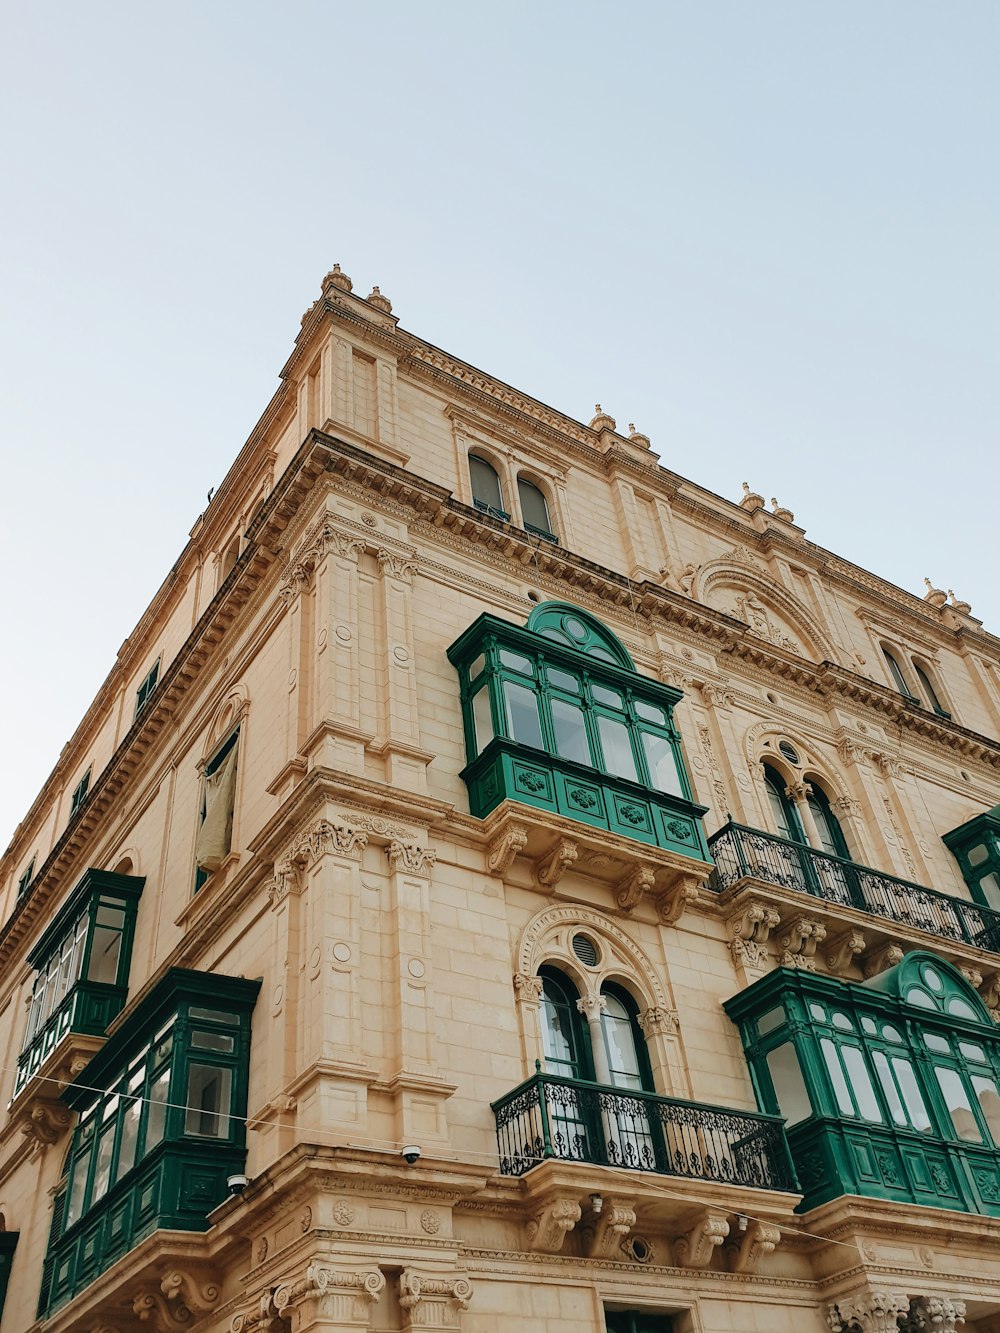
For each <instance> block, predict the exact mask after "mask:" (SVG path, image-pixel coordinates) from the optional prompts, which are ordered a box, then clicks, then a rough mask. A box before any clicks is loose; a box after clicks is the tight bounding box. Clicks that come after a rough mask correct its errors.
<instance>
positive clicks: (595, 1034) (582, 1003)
mask: <svg viewBox="0 0 1000 1333" xmlns="http://www.w3.org/2000/svg"><path fill="white" fill-rule="evenodd" d="M607 1006H608V1002H607V1000H606V999H605V998H604V996H603V995H599V994H598V993H597V991H589V992H588V993H587V994H586V995H583V996H581V997H580V999H579V1000H577V1002H576V1007H577V1009H579V1011H580V1013H581V1014H583V1016H584V1018H586V1020H587V1027H588V1028H589V1029H590V1049H591V1051H592V1053H593V1056H594V1081H595V1082H596V1083H603V1084H605V1085H608V1084H610V1082H611V1069H610V1066H609V1065H608V1053H607V1051H606V1050H605V1049H604V1033H603V1032H602V1030H601V1014H603V1013H604V1010H605V1009H606V1008H607Z"/></svg>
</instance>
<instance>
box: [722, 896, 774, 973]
mask: <svg viewBox="0 0 1000 1333" xmlns="http://www.w3.org/2000/svg"><path fill="white" fill-rule="evenodd" d="M780 921H781V917H780V916H779V915H778V913H777V911H776V910H775V909H774V908H773V907H771V906H770V905H769V904H768V903H765V902H761V900H760V899H759V898H749V899H746V900H744V901H743V902H742V903H741V904H740V906H739V909H738V910H737V911H736V912H735V913H734V915H733V916H731V917H730V918H729V931H730V934H731V936H732V939H731V940H730V943H729V948H730V952H731V953H732V955H733V957H734V959H736V961H737V962H742V963H743V964H744V965H745V966H747V967H754V968H760V967H764V966H765V965H766V964H767V961H768V953H767V941H768V939H769V937H770V934H771V931H772V930H774V928H775V926H777V925H778V924H779V922H780Z"/></svg>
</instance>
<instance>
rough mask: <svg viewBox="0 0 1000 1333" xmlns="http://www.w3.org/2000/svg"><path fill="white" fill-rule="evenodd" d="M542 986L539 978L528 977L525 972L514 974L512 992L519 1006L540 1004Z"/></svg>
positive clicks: (542, 983)
mask: <svg viewBox="0 0 1000 1333" xmlns="http://www.w3.org/2000/svg"><path fill="white" fill-rule="evenodd" d="M543 985H544V982H543V981H542V978H541V977H532V976H529V975H528V973H527V972H515V973H514V991H515V993H516V994H517V998H518V1001H519V1002H520V1003H521V1004H540V1003H541V999H542V986H543Z"/></svg>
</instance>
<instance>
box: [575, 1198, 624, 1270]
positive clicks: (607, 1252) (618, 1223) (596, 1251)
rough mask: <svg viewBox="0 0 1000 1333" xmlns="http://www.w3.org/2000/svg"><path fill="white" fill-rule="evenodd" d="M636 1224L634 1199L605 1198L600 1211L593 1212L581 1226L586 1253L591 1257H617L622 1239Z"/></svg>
mask: <svg viewBox="0 0 1000 1333" xmlns="http://www.w3.org/2000/svg"><path fill="white" fill-rule="evenodd" d="M634 1226H635V1204H634V1202H633V1201H632V1200H625V1199H609V1198H605V1200H604V1204H603V1206H602V1208H601V1211H600V1212H599V1213H592V1214H591V1215H590V1216H589V1217H588V1219H587V1221H586V1222H585V1223H584V1225H583V1226H582V1227H581V1228H580V1232H581V1235H582V1237H583V1249H584V1253H585V1254H586V1255H587V1257H588V1258H589V1259H611V1258H613V1257H615V1256H616V1255H617V1253H618V1250H619V1248H620V1246H621V1243H622V1241H623V1240H624V1239H625V1237H626V1236H627V1235H628V1233H629V1232H630V1231H631V1230H632V1228H633V1227H634Z"/></svg>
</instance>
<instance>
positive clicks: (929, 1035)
mask: <svg viewBox="0 0 1000 1333" xmlns="http://www.w3.org/2000/svg"><path fill="white" fill-rule="evenodd" d="M924 1042H925V1044H926V1045H927V1046H929V1047H930V1048H931V1050H932V1051H943V1052H944V1054H945V1055H950V1054H951V1044H950V1043H949V1041H948V1038H947V1037H942V1036H941V1035H940V1033H937V1032H925V1033H924Z"/></svg>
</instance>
